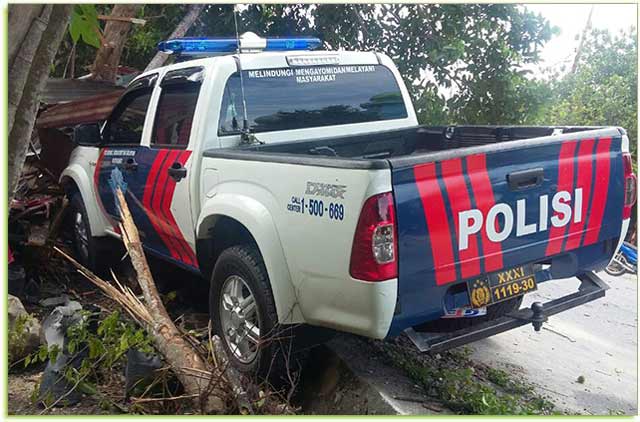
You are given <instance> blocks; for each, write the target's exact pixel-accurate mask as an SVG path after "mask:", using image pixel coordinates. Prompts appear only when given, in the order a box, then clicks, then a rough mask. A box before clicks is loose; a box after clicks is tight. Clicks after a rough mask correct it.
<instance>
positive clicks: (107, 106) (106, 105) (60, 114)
mask: <svg viewBox="0 0 640 422" xmlns="http://www.w3.org/2000/svg"><path fill="white" fill-rule="evenodd" d="M122 92H123V89H117V90H114V88H112V90H111V92H109V93H106V94H101V95H94V96H91V97H88V98H84V99H81V100H77V101H71V102H68V103H64V104H58V105H55V106H52V107H50V108H48V109H47V110H45V111H43V112H42V113H40V116H38V119H37V120H36V127H37V128H60V127H66V126H76V125H78V124H81V123H95V122H99V121H102V120H105V119H106V118H107V117H109V114H110V113H111V110H113V107H114V106H115V105H116V103H117V102H118V99H119V98H120V95H122Z"/></svg>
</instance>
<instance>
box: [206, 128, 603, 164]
mask: <svg viewBox="0 0 640 422" xmlns="http://www.w3.org/2000/svg"><path fill="white" fill-rule="evenodd" d="M596 129H601V128H598V127H575V126H419V127H412V128H407V129H401V130H392V131H381V132H375V133H366V134H362V135H353V136H340V137H331V138H321V139H314V140H311V141H292V142H282V143H276V144H265V145H251V146H240V147H235V148H225V149H211V150H208V151H206V152H205V156H211V157H224V158H234V159H245V160H256V161H274V162H283V163H291V164H307V165H318V166H326V167H347V168H386V167H389V161H387V160H389V159H400V160H398V161H399V162H400V161H411V159H412V157H420V160H422V161H424V159H425V157H424V156H425V155H428V154H431V153H442V152H444V151H452V150H460V149H463V148H467V147H478V146H486V145H495V144H498V143H504V142H509V141H517V140H527V139H533V138H540V137H545V136H550V135H554V134H567V133H576V132H583V131H590V130H596ZM258 138H259V137H258ZM517 146H518V145H514V147H517ZM252 152H255V153H258V154H251V153H252ZM469 152H471V151H469ZM460 153H461V154H463V153H466V151H465V152H462V151H460ZM435 157H441V155H440V154H438V155H435V156H434V158H435ZM394 161H396V160H394Z"/></svg>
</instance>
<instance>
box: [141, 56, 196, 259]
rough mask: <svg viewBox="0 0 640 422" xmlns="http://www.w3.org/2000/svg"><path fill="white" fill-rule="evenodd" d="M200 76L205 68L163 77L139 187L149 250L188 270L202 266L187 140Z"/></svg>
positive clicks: (179, 71) (190, 149) (183, 70)
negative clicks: (193, 205) (194, 215)
mask: <svg viewBox="0 0 640 422" xmlns="http://www.w3.org/2000/svg"><path fill="white" fill-rule="evenodd" d="M202 72H203V69H202V68H201V67H190V68H185V69H179V70H175V71H171V72H167V74H166V75H165V76H164V77H163V79H162V82H161V83H160V95H159V99H158V105H157V107H156V112H155V117H154V120H153V129H152V132H151V138H150V139H151V140H150V146H149V147H148V148H144V149H143V151H142V153H141V155H140V158H139V165H141V166H144V167H145V173H146V175H145V177H144V179H141V182H142V184H141V186H140V187H139V188H138V190H139V192H140V194H141V196H140V197H139V201H140V207H141V208H142V209H143V210H144V214H142V215H140V216H139V217H140V220H141V223H144V224H147V227H149V229H150V232H152V233H153V236H149V237H148V239H149V240H148V245H147V247H148V248H149V249H152V250H153V251H154V252H156V253H158V254H160V255H162V256H163V257H165V258H167V259H170V260H172V261H174V262H176V263H177V264H179V265H182V266H185V267H187V268H188V269H197V268H198V264H197V260H196V256H195V234H194V230H193V227H194V225H193V222H192V219H191V198H190V195H189V185H190V183H189V177H190V176H191V172H190V169H191V163H192V161H193V159H192V157H191V154H192V152H193V146H192V145H190V141H189V140H190V138H191V128H192V125H193V118H194V115H195V110H196V105H197V101H198V96H199V93H200V85H201V81H202ZM191 144H192V143H191ZM147 169H148V170H147Z"/></svg>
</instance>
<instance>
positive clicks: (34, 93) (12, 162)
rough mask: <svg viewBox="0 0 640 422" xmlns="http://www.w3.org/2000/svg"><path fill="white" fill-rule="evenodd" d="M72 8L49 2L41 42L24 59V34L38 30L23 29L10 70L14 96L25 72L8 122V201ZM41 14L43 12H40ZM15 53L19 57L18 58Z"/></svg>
mask: <svg viewBox="0 0 640 422" xmlns="http://www.w3.org/2000/svg"><path fill="white" fill-rule="evenodd" d="M12 7H13V5H12ZM72 8H73V5H69V4H57V5H54V6H52V8H51V12H50V14H49V15H48V23H47V25H46V28H45V29H44V30H43V31H42V32H41V34H40V39H41V41H42V42H39V45H38V47H37V49H36V50H35V53H34V55H33V58H32V59H31V60H27V59H26V58H24V57H22V56H21V55H22V48H23V47H26V43H27V41H28V40H27V38H28V37H31V36H36V34H37V33H38V30H36V29H34V30H33V31H31V30H28V31H26V36H25V39H24V42H23V44H25V45H23V46H21V47H20V52H18V53H17V55H16V57H15V58H14V63H13V66H12V68H11V71H10V73H9V93H10V94H11V95H13V96H14V98H13V99H14V100H15V97H17V96H18V95H19V94H18V93H19V91H18V90H16V87H15V86H14V83H19V81H20V80H21V78H24V75H23V73H26V74H27V75H28V76H27V77H26V79H25V82H24V84H23V89H22V92H21V95H20V99H19V101H18V102H16V103H15V104H18V105H17V106H16V107H15V112H14V113H13V119H10V125H9V146H8V150H9V156H8V162H9V180H8V184H9V186H8V188H9V203H11V199H12V197H13V193H14V191H15V188H16V185H17V183H18V180H19V178H20V173H21V172H22V166H23V165H24V159H25V156H26V154H27V148H28V147H29V140H30V139H31V132H32V131H33V125H34V123H35V120H36V114H37V111H38V104H39V96H40V93H41V92H42V90H43V88H44V85H45V83H46V81H47V77H48V76H49V70H50V66H51V63H52V62H53V59H54V57H55V54H56V52H57V51H58V47H59V46H60V41H62V37H63V35H64V33H65V30H66V29H67V24H68V22H69V17H70V16H71V10H72ZM40 16H42V14H41V15H40ZM36 20H37V19H36ZM41 24H42V22H41V21H39V20H38V23H35V22H34V23H33V25H37V26H38V28H40V25H41ZM9 32H10V33H11V32H12V30H11V28H9ZM18 55H20V56H21V57H22V58H20V59H19V58H18ZM19 63H22V65H19ZM14 78H15V79H14ZM10 103H11V98H10ZM9 107H10V109H11V105H10V106H9Z"/></svg>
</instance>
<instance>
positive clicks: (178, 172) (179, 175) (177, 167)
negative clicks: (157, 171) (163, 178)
mask: <svg viewBox="0 0 640 422" xmlns="http://www.w3.org/2000/svg"><path fill="white" fill-rule="evenodd" d="M167 172H168V173H169V176H171V178H173V180H175V181H176V182H179V181H180V180H182V179H184V178H185V177H187V169H186V168H184V167H183V166H182V164H180V163H178V162H177V161H176V162H175V163H173V164H171V167H169V169H168V170H167Z"/></svg>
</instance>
